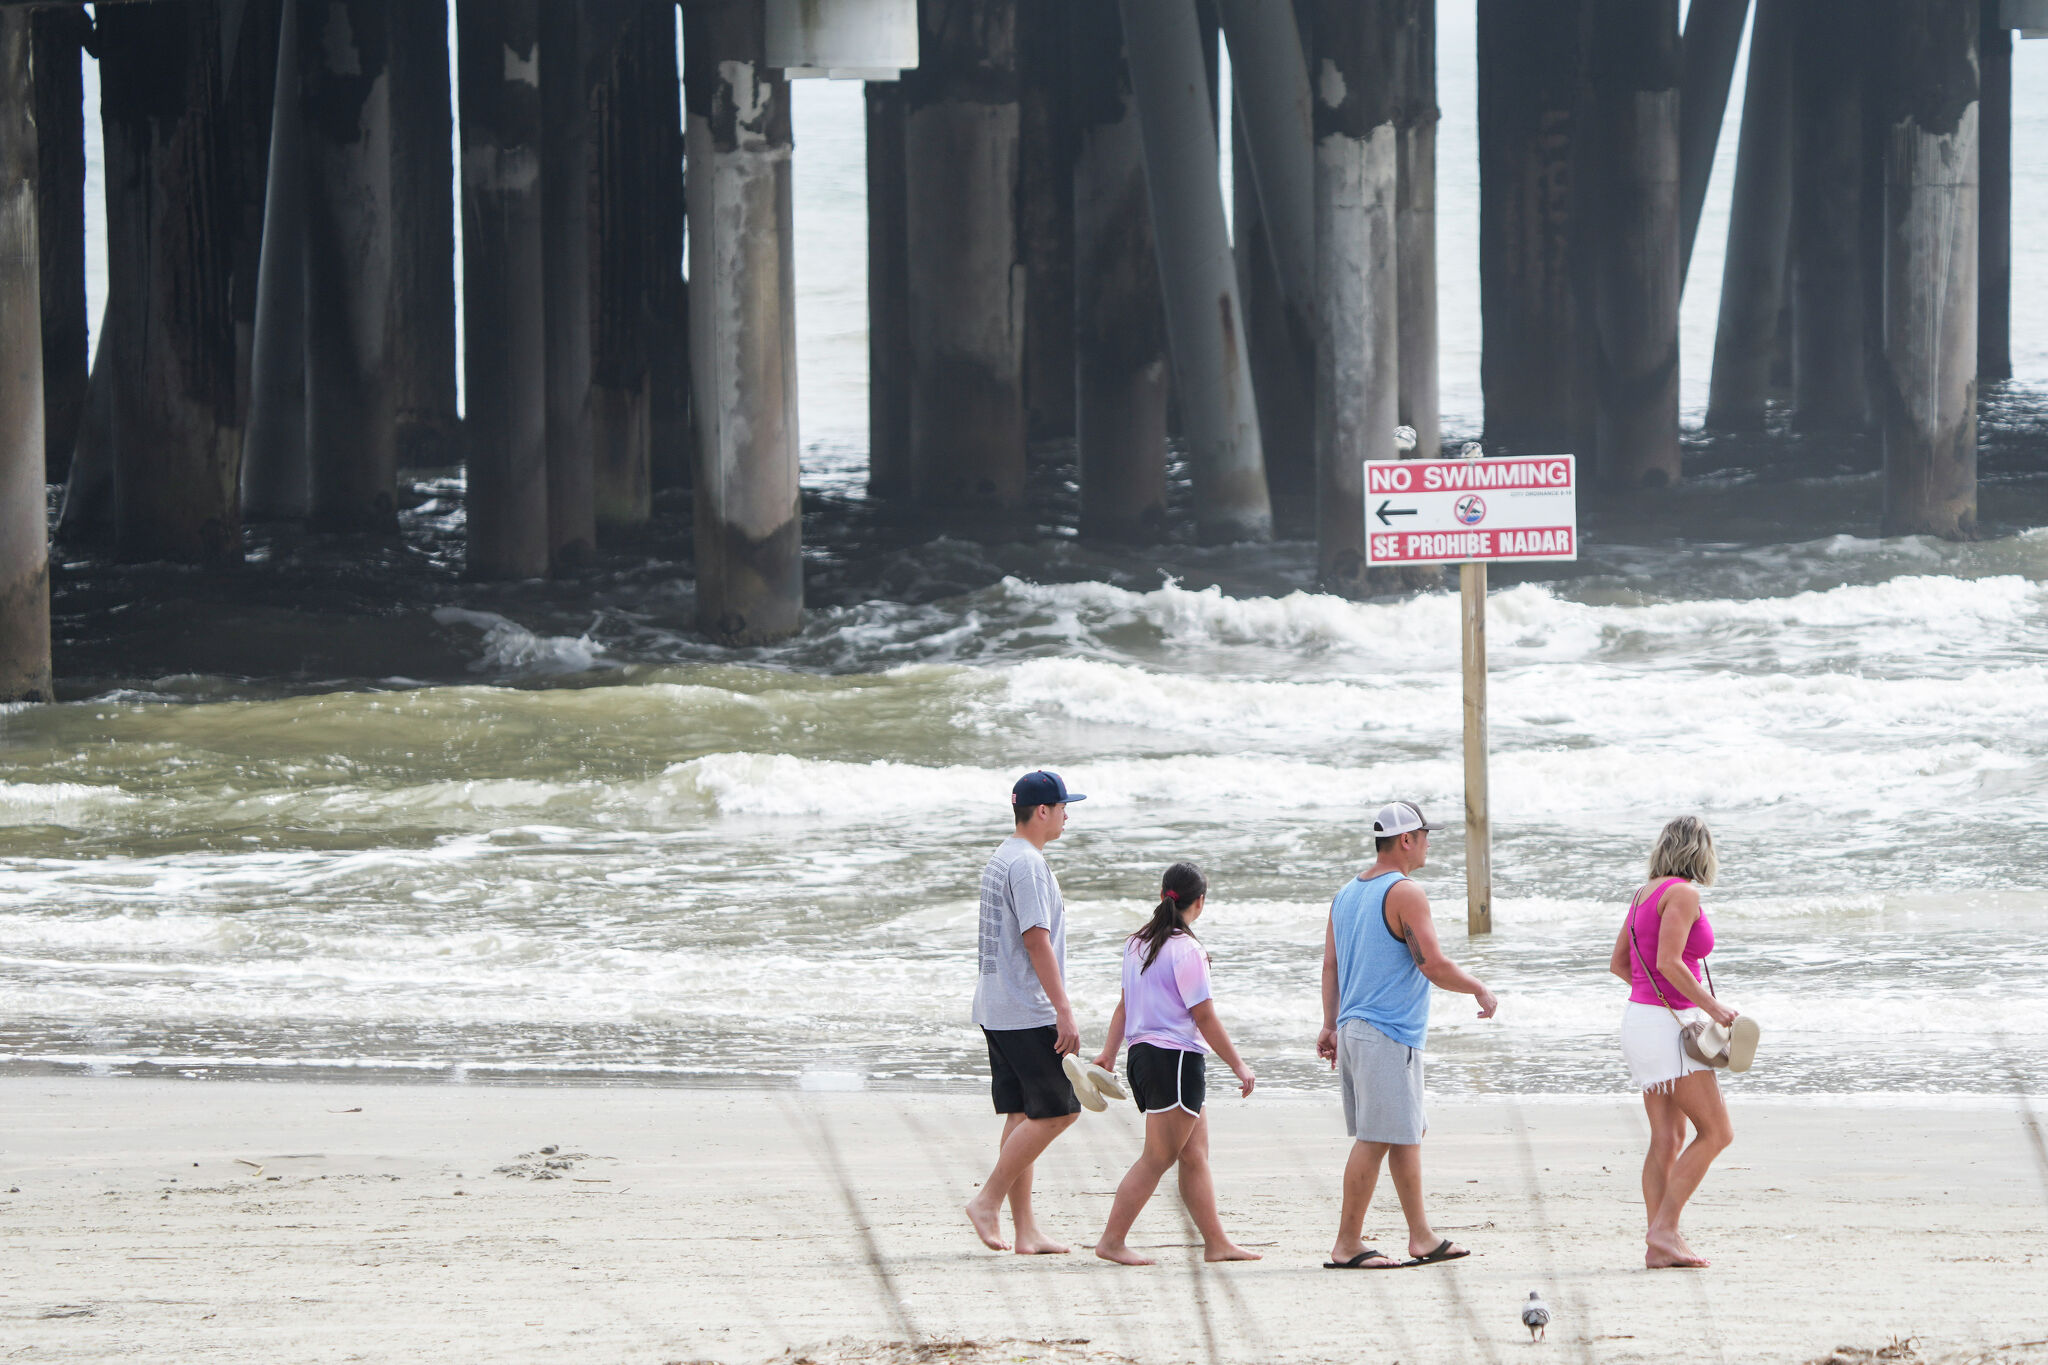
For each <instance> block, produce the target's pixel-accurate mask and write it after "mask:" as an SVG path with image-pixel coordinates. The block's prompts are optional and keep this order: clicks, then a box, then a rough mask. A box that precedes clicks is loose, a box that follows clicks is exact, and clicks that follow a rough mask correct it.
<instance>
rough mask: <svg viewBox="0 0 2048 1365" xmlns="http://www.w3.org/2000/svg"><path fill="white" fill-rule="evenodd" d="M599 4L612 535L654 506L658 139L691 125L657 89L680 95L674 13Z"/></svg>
mask: <svg viewBox="0 0 2048 1365" xmlns="http://www.w3.org/2000/svg"><path fill="white" fill-rule="evenodd" d="M592 13H593V15H594V16H596V17H597V18H599V19H602V20H605V21H606V22H607V26H608V28H609V29H610V31H611V33H612V34H613V35H615V36H612V37H611V38H609V40H608V41H607V42H606V44H605V46H604V49H603V51H602V61H601V63H600V69H599V70H598V72H597V79H596V83H595V86H594V93H593V96H592V100H593V103H592V105H591V120H592V131H593V155H594V156H595V157H596V165H595V168H594V178H595V183H594V187H593V189H592V196H593V205H594V207H593V212H594V214H595V222H594V224H593V228H592V233H593V246H592V248H591V280H590V296H591V305H590V306H591V310H592V311H591V335H590V439H591V447H592V450H591V458H592V470H591V474H592V502H593V504H594V509H595V512H596V517H597V531H598V537H599V539H600V541H602V540H603V539H604V538H605V537H607V536H612V535H618V534H626V533H631V532H632V531H634V530H636V529H637V528H639V527H642V526H644V525H646V524H647V520H648V518H649V517H650V516H652V515H653V510H654V505H653V473H652V451H653V438H654V428H653V421H654V419H653V403H654V393H653V371H652V354H653V352H652V338H653V336H654V333H655V329H656V327H657V326H658V325H660V319H659V317H658V312H657V310H658V309H659V308H660V307H661V306H662V304H663V302H664V301H665V300H667V299H669V298H672V297H673V295H672V291H671V292H664V290H663V289H662V286H661V283H660V282H659V281H658V280H657V279H656V278H655V270H654V262H655V260H656V259H657V258H658V257H659V256H661V254H662V252H661V248H660V245H659V244H658V243H657V241H656V235H657V233H658V232H660V231H661V230H662V229H661V227H660V226H659V224H660V223H661V221H662V218H663V213H664V206H663V203H662V201H663V199H664V197H665V196H666V194H667V191H668V189H669V188H670V186H669V185H668V183H667V182H668V181H670V180H673V178H674V176H675V168H674V167H673V166H671V167H670V168H669V169H668V171H667V174H666V175H663V174H662V173H661V172H660V171H659V170H658V169H657V170H655V172H654V173H653V174H650V173H649V168H650V167H658V161H657V159H656V158H655V156H654V154H653V147H654V146H656V145H658V144H661V143H664V142H666V141H668V140H669V139H670V138H671V137H672V136H673V133H672V132H671V129H672V128H676V127H680V126H681V125H680V122H679V118H680V115H679V114H677V112H676V108H677V106H676V104H675V103H674V101H673V99H671V102H670V103H669V106H668V109H667V110H666V111H665V113H666V116H665V117H664V111H663V110H662V109H661V108H660V101H659V98H658V96H654V95H651V94H650V92H649V89H648V87H649V86H650V85H657V86H658V85H662V84H666V86H667V88H668V90H669V92H670V94H671V95H673V94H674V91H675V85H674V80H675V15H674V11H673V10H670V11H668V12H666V13H664V12H662V11H661V10H658V9H650V8H649V7H648V6H647V5H645V4H641V3H637V0H628V3H626V4H623V5H621V4H620V3H619V0H607V4H606V5H599V6H593V7H592ZM674 188H675V189H677V190H680V186H675V187H674ZM676 197H677V198H678V199H679V198H680V194H678V195H677V196H676ZM680 235H681V234H680V233H678V237H679V238H680Z"/></svg>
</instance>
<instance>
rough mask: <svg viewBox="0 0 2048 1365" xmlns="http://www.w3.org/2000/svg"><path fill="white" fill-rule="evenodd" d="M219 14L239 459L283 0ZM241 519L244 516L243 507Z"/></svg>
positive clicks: (249, 392) (250, 391)
mask: <svg viewBox="0 0 2048 1365" xmlns="http://www.w3.org/2000/svg"><path fill="white" fill-rule="evenodd" d="M233 8H234V7H232V6H230V7H226V8H224V9H223V17H224V19H225V20H226V21H227V22H225V23H224V25H223V27H224V29H225V30H226V31H225V32H224V33H223V34H222V36H223V38H224V39H226V40H227V41H229V42H230V43H231V44H232V51H231V52H230V53H229V55H228V58H227V81H226V85H225V88H224V89H223V91H222V100H223V107H222V113H221V117H222V120H223V122H224V124H225V126H226V127H227V128H228V129H229V130H230V134H229V138H228V156H229V158H230V160H229V171H228V174H229V178H230V183H231V185H232V187H233V191H232V192H233V197H232V198H231V199H230V200H229V204H228V213H229V217H228V218H227V219H226V220H225V227H226V230H227V231H228V232H229V233H230V234H232V238H233V247H232V251H233V255H232V265H231V267H230V270H229V275H228V305H229V309H230V311H231V312H232V314H233V316H234V328H235V410H236V412H237V413H238V414H240V424H241V427H242V459H243V462H244V463H245V464H246V463H247V461H248V449H249V438H248V430H249V410H250V408H251V407H252V406H253V401H254V387H255V386H254V375H255V368H256V308H257V304H258V302H259V296H260V295H261V292H262V290H261V288H260V286H261V282H262V270H263V220H264V217H265V212H266V206H267V201H268V198H269V192H270V184H269V181H270V165H269V162H270V126H271V123H272V122H273V118H274V115H275V113H276V93H277V53H278V50H279V48H280V46H281V45H282V40H283V21H284V11H285V10H286V9H287V8H288V6H287V5H286V4H284V3H283V0H271V3H265V4H248V3H243V4H241V5H240V7H239V8H240V10H241V13H240V17H239V19H237V18H236V17H235V15H234V14H233V12H232V11H233ZM243 515H244V516H247V515H248V509H247V507H246V506H244V508H243Z"/></svg>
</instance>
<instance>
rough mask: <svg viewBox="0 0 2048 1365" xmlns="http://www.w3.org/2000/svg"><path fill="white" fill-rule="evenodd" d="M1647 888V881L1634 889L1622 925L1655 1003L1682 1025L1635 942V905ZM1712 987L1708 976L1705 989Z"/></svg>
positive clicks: (1648, 887) (1703, 963)
mask: <svg viewBox="0 0 2048 1365" xmlns="http://www.w3.org/2000/svg"><path fill="white" fill-rule="evenodd" d="M1649 889H1650V886H1649V883H1648V882H1645V883H1644V884H1643V885H1642V886H1641V887H1640V888H1639V889H1638V890H1637V891H1636V894H1635V899H1633V900H1631V901H1630V902H1629V903H1628V918H1627V919H1626V920H1624V921H1623V923H1622V927H1623V928H1624V929H1626V930H1627V931H1628V946H1629V951H1630V952H1632V953H1634V954H1635V958H1636V961H1638V962H1641V963H1642V964H1643V978H1644V980H1646V981H1648V982H1649V983H1650V989H1651V990H1653V991H1655V992H1656V993H1657V1003H1658V1004H1660V1005H1662V1006H1663V1007H1664V1012H1665V1013H1666V1014H1668V1015H1670V1016H1671V1022H1672V1023H1674V1024H1677V1025H1679V1026H1680V1027H1683V1026H1684V1024H1685V1021H1684V1020H1683V1019H1680V1018H1679V1017H1678V1011H1677V1010H1675V1009H1673V1008H1671V1002H1670V1001H1669V1000H1667V999H1665V998H1664V988H1663V987H1662V986H1659V985H1658V984H1657V973H1656V972H1655V971H1654V970H1653V969H1652V968H1651V966H1650V964H1649V962H1648V961H1646V960H1645V959H1644V957H1643V950H1642V948H1641V947H1639V946H1638V945H1637V943H1636V907H1637V906H1638V905H1641V904H1642V903H1643V893H1644V892H1646V891H1648V890H1649ZM1706 965H1707V964H1706V962H1705V961H1704V960H1702V961H1701V963H1700V966H1702V967H1704V966H1706ZM1713 989H1714V983H1713V981H1712V979H1711V978H1710V979H1709V980H1708V982H1707V990H1708V991H1709V992H1711V991H1712V990H1713Z"/></svg>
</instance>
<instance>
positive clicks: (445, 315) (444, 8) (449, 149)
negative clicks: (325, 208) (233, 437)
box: [391, 0, 462, 467]
mask: <svg viewBox="0 0 2048 1365" xmlns="http://www.w3.org/2000/svg"><path fill="white" fill-rule="evenodd" d="M391 24H392V30H391V31H392V43H391V117H392V121H393V125H394V127H395V130H396V132H395V136H394V138H393V141H392V146H391V155H392V160H393V165H392V175H391V212H392V222H393V242H394V245H395V252H396V255H395V257H394V259H393V261H392V269H393V272H394V276H395V278H394V281H393V285H392V296H391V307H392V325H391V369H392V379H393V380H394V382H395V383H396V386H397V391H396V394H395V396H394V398H393V404H394V406H395V409H396V414H397V415H396V422H397V432H398V463H399V464H400V465H401V466H407V467H411V466H421V465H425V466H444V465H452V464H455V463H457V462H458V461H459V460H460V459H461V455H462V421H461V418H460V416H459V415H458V412H457V409H456V405H455V366H456V354H455V202H454V194H455V188H454V180H455V176H454V170H455V168H454V164H453V157H454V150H453V146H452V144H453V140H454V131H455V130H454V126H453V119H454V112H453V110H451V109H450V107H449V90H448V0H395V3H394V4H393V5H392V7H391Z"/></svg>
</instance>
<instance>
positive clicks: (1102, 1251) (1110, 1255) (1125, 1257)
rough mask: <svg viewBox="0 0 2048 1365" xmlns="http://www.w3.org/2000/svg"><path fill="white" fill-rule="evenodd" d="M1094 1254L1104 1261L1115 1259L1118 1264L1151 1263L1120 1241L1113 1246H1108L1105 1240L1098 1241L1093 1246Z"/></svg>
mask: <svg viewBox="0 0 2048 1365" xmlns="http://www.w3.org/2000/svg"><path fill="white" fill-rule="evenodd" d="M1095 1254H1096V1255H1097V1256H1100V1257H1101V1258H1102V1259H1103V1260H1105V1261H1115V1262H1116V1263H1117V1264H1118V1265H1151V1264H1152V1262H1150V1261H1148V1260H1146V1259H1145V1258H1144V1257H1143V1256H1140V1255H1139V1254H1138V1253H1137V1252H1135V1251H1133V1250H1131V1249H1130V1248H1129V1247H1128V1246H1125V1245H1124V1244H1123V1243H1122V1242H1118V1243H1117V1244H1116V1245H1115V1246H1110V1245H1109V1244H1108V1243H1106V1242H1098V1243H1096V1246H1095Z"/></svg>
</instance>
